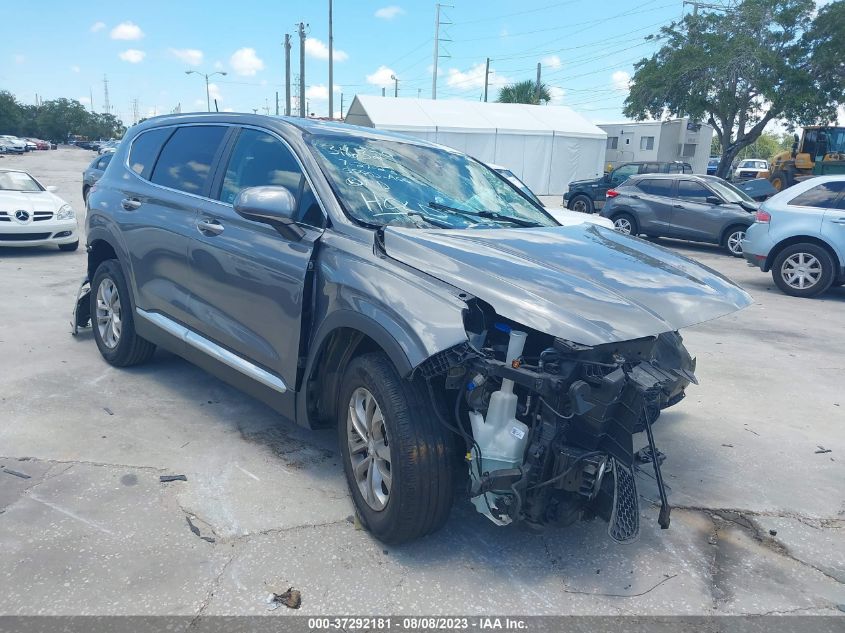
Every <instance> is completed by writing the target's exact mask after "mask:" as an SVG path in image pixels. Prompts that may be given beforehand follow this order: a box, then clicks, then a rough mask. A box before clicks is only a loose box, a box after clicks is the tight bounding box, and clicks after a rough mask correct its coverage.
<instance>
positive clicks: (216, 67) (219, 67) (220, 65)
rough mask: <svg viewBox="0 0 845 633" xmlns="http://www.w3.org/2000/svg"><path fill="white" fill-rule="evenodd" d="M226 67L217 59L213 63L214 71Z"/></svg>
mask: <svg viewBox="0 0 845 633" xmlns="http://www.w3.org/2000/svg"><path fill="white" fill-rule="evenodd" d="M224 68H226V66H225V65H224V64H223V62H221V61H220V60H219V59H218V60H217V61H216V62H214V70H223V69H224Z"/></svg>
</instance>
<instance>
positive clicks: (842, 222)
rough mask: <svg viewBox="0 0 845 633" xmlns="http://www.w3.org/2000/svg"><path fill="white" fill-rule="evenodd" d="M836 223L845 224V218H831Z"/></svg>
mask: <svg viewBox="0 0 845 633" xmlns="http://www.w3.org/2000/svg"><path fill="white" fill-rule="evenodd" d="M831 222H833V223H834V224H845V218H837V219H835V220H831Z"/></svg>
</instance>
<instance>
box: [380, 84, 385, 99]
mask: <svg viewBox="0 0 845 633" xmlns="http://www.w3.org/2000/svg"><path fill="white" fill-rule="evenodd" d="M381 96H382V97H384V96H385V94H384V86H382V87H381Z"/></svg>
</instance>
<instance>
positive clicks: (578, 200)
mask: <svg viewBox="0 0 845 633" xmlns="http://www.w3.org/2000/svg"><path fill="white" fill-rule="evenodd" d="M569 208H570V210H572V211H577V212H578V213H593V212H594V211H595V205H594V204H593V201H592V200H590V197H589V196H584V195H580V196H575V197H574V198H572V200H570V201H569Z"/></svg>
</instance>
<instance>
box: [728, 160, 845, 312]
mask: <svg viewBox="0 0 845 633" xmlns="http://www.w3.org/2000/svg"><path fill="white" fill-rule="evenodd" d="M742 247H743V255H744V257H745V259H747V260H748V262H749V263H750V264H752V265H753V266H758V267H759V268H760V270H762V271H763V272H768V271H770V270H771V271H772V278H773V279H774V282H775V284H776V285H777V287H778V288H780V289H781V290H782V291H783V292H785V293H786V294H788V295H792V296H793V297H814V296H815V295H817V294H819V293H822V292H824V291H825V290H827V289H828V288H830V286H831V285H835V286H841V285H845V176H820V177H818V178H810V179H808V180H805V181H804V182H800V183H798V184H797V185H794V186H792V187H789V188H788V189H784V190H783V191H781V192H780V193H778V194H777V195H775V196H773V197H771V198H769V199H768V200H766V201H765V202H764V203H763V204H762V206H761V207H760V210H759V211H758V212H757V221H756V222H755V223H754V224H753V225H752V226H751V228H749V229H748V231H747V233H746V235H745V240H744V241H743V242H742Z"/></svg>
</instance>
